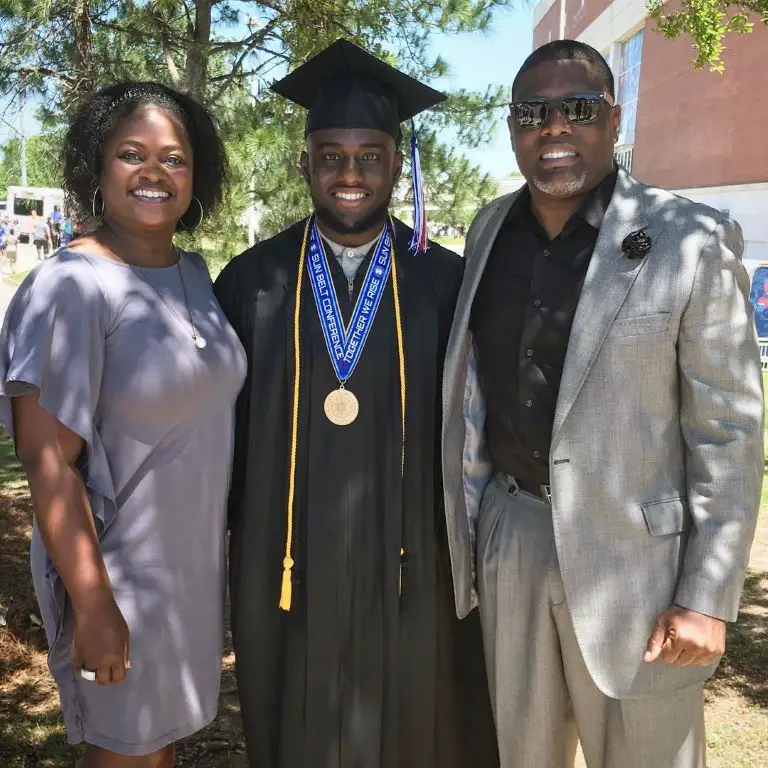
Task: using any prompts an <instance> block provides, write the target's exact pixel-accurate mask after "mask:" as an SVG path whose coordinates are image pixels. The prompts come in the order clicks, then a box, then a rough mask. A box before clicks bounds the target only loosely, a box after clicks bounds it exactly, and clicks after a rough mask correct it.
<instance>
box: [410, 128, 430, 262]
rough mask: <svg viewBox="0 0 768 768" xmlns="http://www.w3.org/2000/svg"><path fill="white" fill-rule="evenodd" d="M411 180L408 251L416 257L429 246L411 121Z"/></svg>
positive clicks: (414, 134) (417, 148)
mask: <svg viewBox="0 0 768 768" xmlns="http://www.w3.org/2000/svg"><path fill="white" fill-rule="evenodd" d="M411 179H412V182H413V237H412V238H411V244H410V246H409V250H410V252H411V253H413V254H414V255H417V254H420V253H426V252H427V249H428V248H429V245H428V244H427V211H426V208H425V207H424V179H423V178H422V175H421V160H420V159H419V147H418V144H417V143H416V126H415V125H414V122H413V120H411Z"/></svg>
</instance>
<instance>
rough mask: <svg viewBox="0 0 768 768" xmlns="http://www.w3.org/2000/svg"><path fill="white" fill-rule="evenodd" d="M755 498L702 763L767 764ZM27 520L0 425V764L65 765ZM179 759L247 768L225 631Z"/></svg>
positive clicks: (765, 577)
mask: <svg viewBox="0 0 768 768" xmlns="http://www.w3.org/2000/svg"><path fill="white" fill-rule="evenodd" d="M764 383H765V384H766V385H768V376H766V375H764ZM767 410H768V409H767ZM766 426H767V427H768V423H767V424H766ZM766 467H767V468H768V455H767V456H766ZM762 504H763V505H764V506H763V507H762V509H761V514H760V519H759V521H758V528H757V535H756V537H755V543H754V545H753V548H752V555H751V558H750V571H749V573H748V575H747V580H746V582H745V585H744V595H743V597H742V603H741V611H740V612H739V620H738V622H736V623H734V624H729V625H728V648H727V651H726V654H725V656H724V658H723V661H722V663H721V665H720V667H719V668H718V670H717V673H716V674H715V676H714V677H713V678H712V680H710V681H709V683H708V684H707V688H706V720H707V742H708V744H707V746H708V754H707V760H708V762H707V764H708V765H709V766H710V768H757V766H764V765H768V482H764V483H763V494H762ZM31 519H32V509H31V503H30V500H29V489H28V488H27V484H26V481H25V480H24V476H23V473H22V470H21V467H20V466H19V463H18V462H17V461H16V458H15V455H14V451H13V444H12V443H11V440H10V438H9V437H8V436H7V435H5V433H3V432H2V430H0V766H2V768H73V767H74V765H75V763H76V760H77V757H78V755H79V754H80V752H79V750H78V749H75V748H73V747H70V746H68V745H67V743H66V736H65V733H64V727H63V725H62V723H61V720H60V716H59V710H58V697H57V694H56V689H55V686H54V685H53V683H52V681H51V679H50V676H49V674H48V669H47V666H46V653H45V636H44V632H43V631H42V629H41V628H40V627H39V626H37V624H36V622H35V621H34V620H33V619H32V617H33V616H35V617H36V613H37V604H36V602H35V598H34V594H33V592H32V583H31V578H30V576H29V563H28V551H29V541H30V536H31V526H30V523H31ZM4 623H5V625H4ZM177 765H178V766H181V767H182V768H247V761H246V758H245V750H244V742H243V736H242V731H241V727H240V714H239V708H238V702H237V690H236V686H235V680H234V656H233V654H232V650H231V637H230V636H229V633H227V648H226V651H225V656H224V659H223V673H222V692H221V700H220V706H219V716H218V718H217V719H216V721H215V722H214V723H213V724H212V725H211V726H209V727H208V728H206V729H205V730H204V731H201V732H200V733H199V734H196V735H195V736H193V737H192V738H190V739H187V740H186V741H185V742H184V743H182V744H181V745H179V751H178V759H177ZM579 765H583V763H580V762H577V766H579Z"/></svg>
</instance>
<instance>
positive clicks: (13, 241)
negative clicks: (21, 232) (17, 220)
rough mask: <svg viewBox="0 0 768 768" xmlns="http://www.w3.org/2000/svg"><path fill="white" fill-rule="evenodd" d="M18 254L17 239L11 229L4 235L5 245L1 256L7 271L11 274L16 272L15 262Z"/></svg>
mask: <svg viewBox="0 0 768 768" xmlns="http://www.w3.org/2000/svg"><path fill="white" fill-rule="evenodd" d="M18 252H19V237H18V235H17V234H16V230H15V229H14V228H13V227H11V228H10V229H9V230H8V232H7V234H6V235H5V244H4V247H3V256H4V258H5V262H6V264H7V265H8V271H9V272H10V273H11V274H13V273H14V272H15V271H16V260H17V258H18Z"/></svg>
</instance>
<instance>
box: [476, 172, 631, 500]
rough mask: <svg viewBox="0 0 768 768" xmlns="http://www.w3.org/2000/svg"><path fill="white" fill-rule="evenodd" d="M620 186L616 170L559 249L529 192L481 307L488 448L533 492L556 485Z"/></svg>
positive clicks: (502, 235) (486, 282)
mask: <svg viewBox="0 0 768 768" xmlns="http://www.w3.org/2000/svg"><path fill="white" fill-rule="evenodd" d="M615 185H616V172H615V171H614V172H613V173H611V174H609V175H608V176H606V178H605V179H604V180H603V181H602V182H601V183H600V184H599V185H598V186H597V187H596V188H595V189H594V190H593V191H592V192H591V193H590V195H589V197H588V198H587V199H586V200H585V201H584V204H583V205H582V206H581V208H580V209H579V210H578V211H577V212H576V213H575V214H574V215H573V216H571V218H570V219H569V220H568V221H567V222H566V225H565V227H564V228H563V231H562V232H561V233H560V234H559V235H558V236H557V237H555V238H554V239H553V240H550V239H549V237H548V235H547V233H546V231H545V230H544V228H543V227H542V225H541V224H540V223H539V221H538V219H537V218H536V217H535V216H534V214H533V213H532V211H531V198H530V194H529V193H528V190H527V189H525V190H524V191H523V192H522V193H521V194H520V196H519V197H518V199H517V200H516V201H515V204H514V205H513V207H512V209H511V210H510V212H509V215H508V217H507V219H506V221H505V222H504V224H503V225H502V227H501V229H500V230H499V234H498V236H497V237H496V242H495V243H494V245H493V248H492V249H491V253H490V255H489V258H488V264H487V265H486V268H485V272H484V274H483V277H482V279H481V281H480V285H479V286H478V290H477V295H476V296H475V300H474V304H473V306H472V317H471V329H472V333H473V336H474V339H475V345H476V349H477V357H478V370H479V374H480V381H481V385H482V387H483V391H484V393H485V398H486V405H487V420H486V439H487V443H488V449H489V451H490V454H491V458H492V459H493V461H494V464H495V466H496V468H497V469H500V470H502V471H504V472H506V473H508V474H510V475H513V476H514V477H515V478H517V479H518V480H519V481H522V482H523V483H526V484H529V485H537V484H542V485H546V484H548V483H549V449H550V443H551V438H552V425H553V423H554V419H555V406H556V404H557V395H558V392H559V391H560V378H561V376H562V373H563V365H564V363H565V353H566V350H567V349H568V339H569V338H570V334H571V325H572V324H573V318H574V315H575V313H576V305H577V304H578V301H579V296H580V294H581V288H582V285H583V284H584V277H585V276H586V274H587V268H588V267H589V262H590V259H591V257H592V251H593V250H594V247H595V243H596V242H597V236H598V233H599V231H600V227H601V225H602V222H603V218H604V216H605V211H606V209H607V208H608V204H609V203H610V200H611V196H612V195H613V189H614V187H615Z"/></svg>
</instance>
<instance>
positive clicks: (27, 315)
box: [0, 249, 246, 755]
mask: <svg viewBox="0 0 768 768" xmlns="http://www.w3.org/2000/svg"><path fill="white" fill-rule="evenodd" d="M180 268H181V269H182V271H183V276H184V283H185V285H186V290H187V294H188V297H189V305H190V308H191V312H192V316H193V319H194V322H195V325H196V327H197V329H198V332H199V333H200V334H201V335H202V336H203V337H204V338H205V339H206V340H207V346H206V347H205V349H203V350H198V349H197V348H196V346H195V344H194V342H193V340H192V336H191V329H190V328H189V324H188V322H187V317H188V316H187V310H186V305H185V302H184V293H183V288H182V282H181V277H180V274H179V266H173V267H168V268H160V269H144V270H138V269H137V268H132V267H129V266H127V265H124V264H119V263H116V262H111V261H108V260H106V259H103V258H100V257H97V256H93V255H86V254H84V253H82V252H76V251H72V250H66V249H63V250H60V251H59V252H58V253H57V254H56V255H55V256H53V257H52V258H51V259H50V260H48V261H46V262H43V263H42V264H40V265H39V266H38V267H37V269H35V270H34V271H33V272H32V273H31V274H30V275H29V277H28V278H27V279H26V280H25V281H24V283H23V284H22V286H21V287H20V288H19V290H18V292H17V293H16V296H15V297H14V299H13V302H12V303H11V306H10V307H9V309H8V312H7V315H6V318H5V325H4V327H3V331H2V336H1V337H0V423H2V424H3V426H5V428H6V429H7V430H8V431H9V432H10V433H11V434H13V423H12V417H11V398H12V397H14V396H18V395H20V394H24V393H27V392H31V391H38V392H39V400H40V403H41V405H42V406H43V407H44V408H45V409H46V410H48V411H50V412H51V413H52V414H53V415H55V416H56V418H57V419H58V420H59V421H60V422H61V423H62V424H64V425H65V426H67V427H68V428H69V429H71V430H73V431H74V432H76V433H77V434H78V435H80V436H81V437H82V438H83V440H84V441H85V446H86V447H85V449H84V451H83V455H82V456H81V458H80V461H79V468H80V470H81V472H82V475H83V478H84V480H85V484H86V487H87V490H88V497H89V499H90V503H91V507H92V510H93V514H94V515H95V518H96V524H97V530H98V532H99V541H100V545H101V550H102V553H103V556H104V561H105V563H106V566H107V570H108V572H109V576H110V579H111V583H112V587H113V590H114V593H115V597H116V599H117V602H118V604H119V606H120V609H121V611H122V613H123V615H124V616H125V619H126V621H127V623H128V627H129V629H130V658H131V664H132V668H131V670H130V671H129V672H128V676H127V679H126V681H125V682H124V683H123V684H121V685H119V686H108V687H102V686H99V685H97V684H96V683H92V682H87V681H84V680H82V679H81V678H80V677H79V676H78V675H75V674H74V673H73V671H72V667H71V646H72V632H73V620H72V619H73V616H72V609H71V605H70V604H69V602H68V600H67V597H66V594H65V591H64V588H63V585H62V583H61V580H60V579H59V577H58V574H57V573H56V571H55V569H54V568H53V566H52V564H51V562H50V560H49V559H48V557H47V555H46V553H45V550H44V548H43V544H42V541H41V538H40V535H39V532H38V531H37V530H35V531H34V533H33V539H32V558H31V559H32V575H33V579H34V584H35V590H36V593H37V598H38V600H39V603H40V610H41V612H42V617H43V621H44V624H45V630H46V633H47V636H48V643H49V646H50V652H49V666H50V669H51V672H52V674H53V676H54V678H55V679H56V682H57V684H58V686H59V692H60V696H61V705H62V710H63V713H64V720H65V723H66V727H67V733H68V737H69V740H70V742H72V743H77V742H80V741H86V742H88V743H90V744H95V745H97V746H101V747H104V748H106V749H109V750H112V751H114V752H118V753H121V754H125V755H142V754H147V753H149V752H152V751H154V750H156V749H160V748H161V747H163V746H165V745H167V744H170V743H171V742H173V741H176V740H177V739H180V738H183V737H185V736H188V735H189V734H191V733H194V732H195V731H197V730H199V729H200V728H202V727H203V726H205V725H206V724H207V723H209V722H210V721H211V720H212V719H213V718H214V716H215V714H216V708H217V702H218V693H219V673H220V660H221V651H222V635H223V621H222V613H223V597H224V583H225V582H224V572H225V531H226V522H225V521H226V515H225V507H226V497H227V490H228V486H229V480H230V465H231V458H232V446H233V414H234V403H235V399H236V396H237V394H238V391H239V390H240V388H241V386H242V383H243V380H244V377H245V366H246V363H245V354H244V352H243V349H242V347H241V345H240V343H239V341H238V339H237V337H236V336H235V334H234V332H233V331H232V329H231V328H230V326H229V324H228V323H227V320H226V319H225V317H224V315H223V314H222V312H221V309H220V308H219V305H218V303H217V301H216V299H215V298H214V295H213V292H212V288H211V281H210V278H209V276H208V272H207V269H206V267H205V264H204V263H203V261H202V259H201V258H200V257H199V256H198V255H196V254H190V253H185V254H182V256H181V261H180ZM150 283H151V285H153V286H154V288H153V287H151V285H150ZM155 289H156V290H155ZM158 291H159V292H160V293H161V294H162V295H163V297H164V298H165V300H166V301H167V303H168V305H170V306H172V307H173V308H174V310H175V311H176V313H178V315H179V316H180V318H182V319H183V320H184V322H183V323H182V322H181V320H180V319H179V318H177V317H175V316H174V315H173V313H172V312H171V311H170V310H169V308H168V305H166V303H164V302H163V301H162V300H161V299H160V297H159V295H158Z"/></svg>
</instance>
